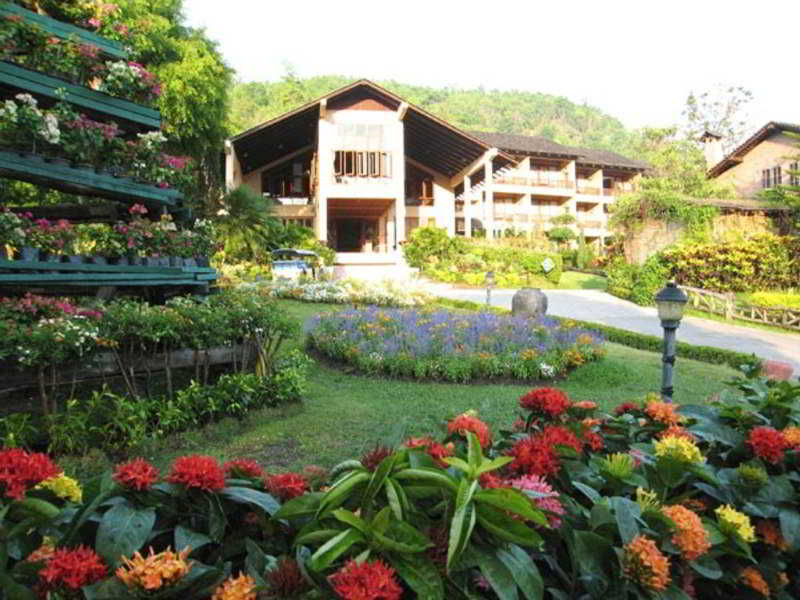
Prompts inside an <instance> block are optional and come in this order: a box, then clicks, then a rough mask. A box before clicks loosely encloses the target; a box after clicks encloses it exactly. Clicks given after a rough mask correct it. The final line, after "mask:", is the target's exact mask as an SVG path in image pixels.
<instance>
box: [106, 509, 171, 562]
mask: <svg viewBox="0 0 800 600" xmlns="http://www.w3.org/2000/svg"><path fill="white" fill-rule="evenodd" d="M155 522H156V511H155V509H153V508H144V509H138V508H135V507H134V506H133V505H131V504H130V503H128V502H124V503H121V504H117V505H115V506H114V507H112V508H111V509H109V510H107V511H106V513H105V514H104V515H103V518H102V519H101V520H100V525H99V526H98V528H97V538H96V540H95V550H96V551H97V553H98V554H99V555H100V556H102V557H103V558H104V559H105V561H106V562H107V563H108V564H109V566H111V567H112V568H113V567H115V566H116V565H117V563H118V561H119V559H120V558H121V557H123V556H131V555H132V554H133V553H134V552H136V551H137V550H141V548H142V546H143V545H144V543H145V542H146V541H147V540H148V538H149V537H150V532H151V531H152V530H153V525H154V524H155Z"/></svg>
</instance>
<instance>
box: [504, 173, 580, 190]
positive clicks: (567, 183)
mask: <svg viewBox="0 0 800 600" xmlns="http://www.w3.org/2000/svg"><path fill="white" fill-rule="evenodd" d="M494 183H496V184H498V185H519V186H524V187H549V188H560V189H572V188H574V187H575V181H574V180H572V179H567V178H564V179H561V178H551V177H542V176H541V175H537V174H536V173H532V174H531V175H514V176H504V177H498V178H497V179H495V180H494Z"/></svg>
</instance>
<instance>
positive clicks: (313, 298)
mask: <svg viewBox="0 0 800 600" xmlns="http://www.w3.org/2000/svg"><path fill="white" fill-rule="evenodd" d="M259 285H261V286H263V287H264V288H265V289H267V290H269V294H270V295H271V296H274V297H276V298H286V299H289V300H301V301H303V302H323V303H327V304H371V305H375V306H394V307H410V306H422V305H424V304H427V303H428V302H429V301H430V300H431V295H430V294H429V293H427V292H426V291H425V290H424V289H422V287H420V286H415V285H414V284H410V283H408V282H403V283H398V282H395V281H391V280H384V281H380V282H378V281H359V280H355V279H346V280H342V281H322V282H302V281H292V280H286V279H278V280H276V281H271V282H268V283H262V284H259Z"/></svg>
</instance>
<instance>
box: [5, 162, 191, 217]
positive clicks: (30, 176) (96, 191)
mask: <svg viewBox="0 0 800 600" xmlns="http://www.w3.org/2000/svg"><path fill="white" fill-rule="evenodd" d="M0 176H2V177H8V178H10V179H19V180H21V181H27V182H29V183H36V184H39V185H43V186H46V187H50V188H53V189H56V190H60V191H62V192H67V193H70V194H82V195H84V196H96V197H98V198H107V199H109V200H117V201H120V202H126V203H135V202H140V203H142V204H145V205H147V206H149V207H162V206H166V207H175V206H177V205H178V203H179V201H180V198H181V195H180V193H179V192H178V191H177V190H173V189H161V188H158V187H156V186H154V185H150V184H145V183H137V182H135V181H133V180H132V179H128V178H126V177H114V176H113V175H111V174H110V173H97V172H95V171H94V169H88V168H86V169H80V168H73V167H70V166H68V165H65V164H62V163H58V162H47V161H45V160H44V159H42V158H40V157H38V156H33V155H26V156H21V155H19V154H17V153H14V152H3V151H0ZM0 204H2V199H0Z"/></svg>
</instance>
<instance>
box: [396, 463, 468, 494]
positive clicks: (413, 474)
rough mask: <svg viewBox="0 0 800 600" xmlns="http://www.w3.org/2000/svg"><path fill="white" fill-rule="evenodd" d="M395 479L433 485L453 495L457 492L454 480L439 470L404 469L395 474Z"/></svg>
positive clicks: (422, 468)
mask: <svg viewBox="0 0 800 600" xmlns="http://www.w3.org/2000/svg"><path fill="white" fill-rule="evenodd" d="M394 478H395V479H400V480H403V479H410V480H412V481H420V482H424V483H427V484H428V485H435V486H438V487H443V488H445V489H447V490H449V491H451V492H453V493H456V492H457V491H458V484H457V483H456V482H455V480H454V479H453V478H452V477H451V476H450V475H448V474H447V473H444V472H443V471H441V470H439V469H431V468H427V467H421V468H418V469H404V470H402V471H399V472H398V473H395V475H394Z"/></svg>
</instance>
